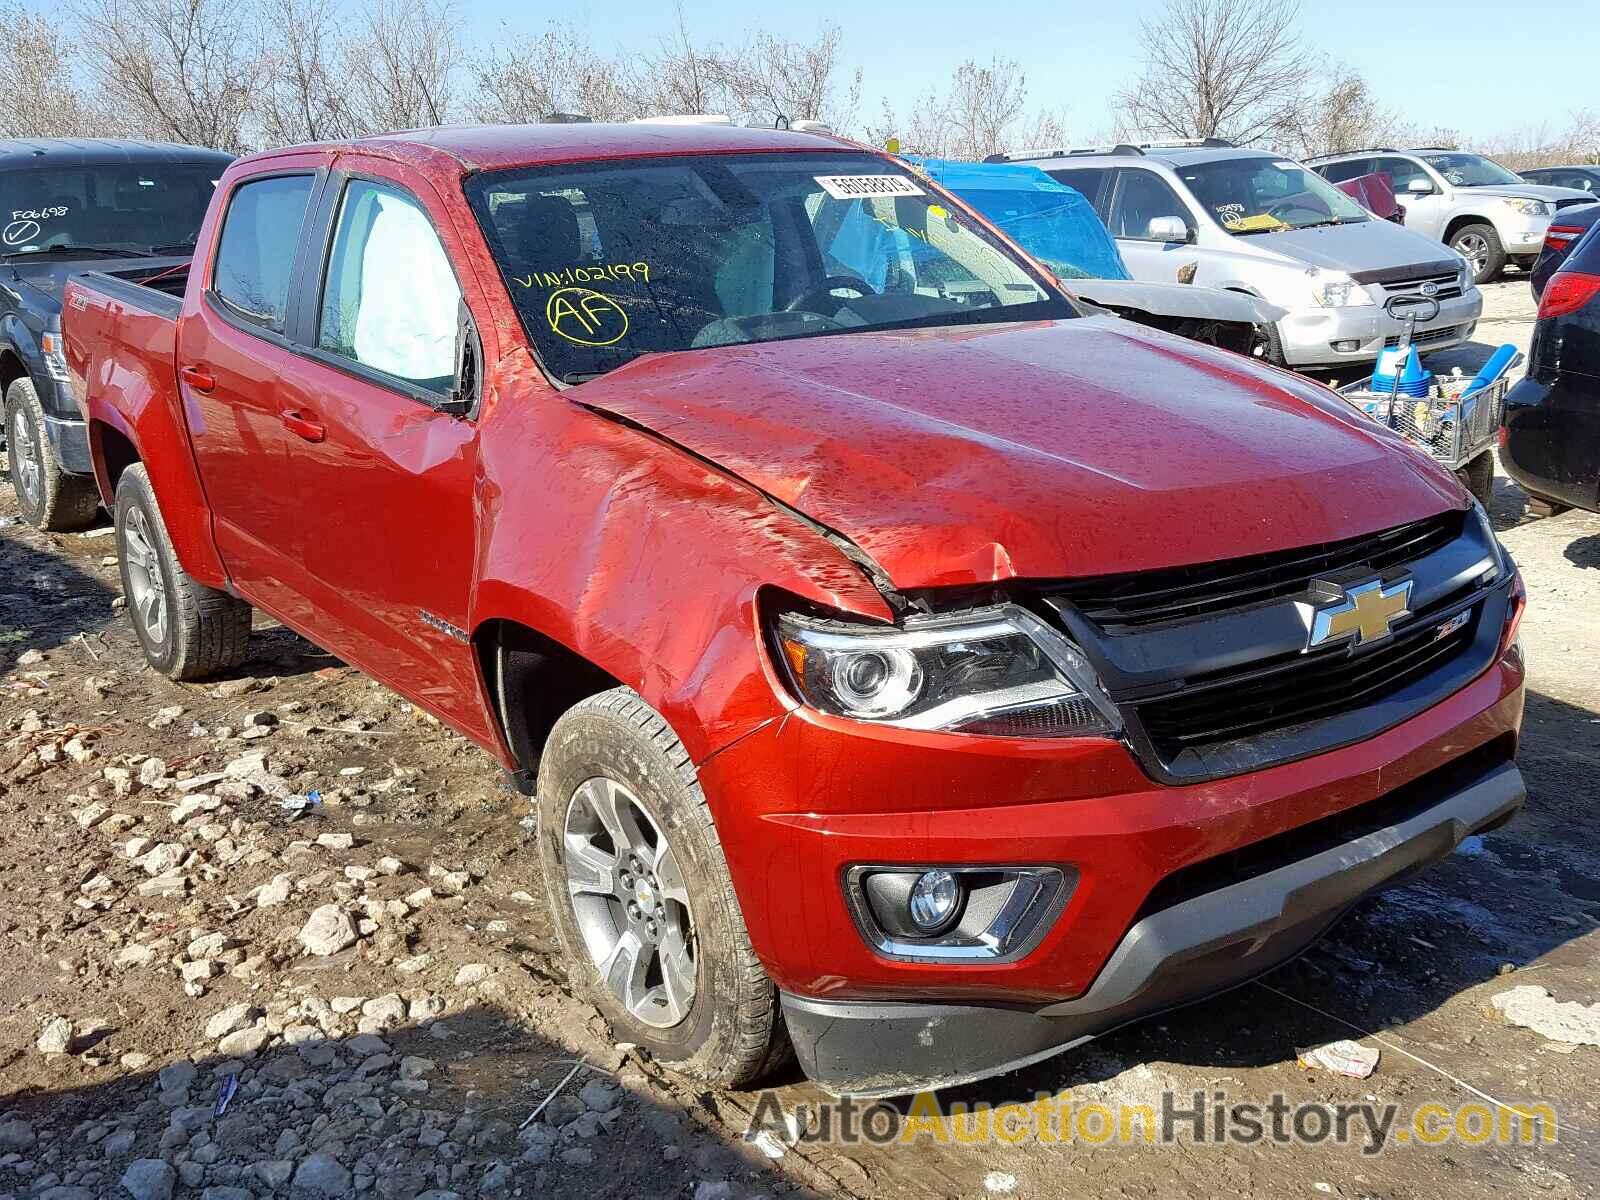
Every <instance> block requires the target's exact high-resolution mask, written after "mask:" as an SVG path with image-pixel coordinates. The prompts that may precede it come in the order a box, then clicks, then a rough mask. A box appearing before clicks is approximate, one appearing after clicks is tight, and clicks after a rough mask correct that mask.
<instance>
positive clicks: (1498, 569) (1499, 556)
mask: <svg viewBox="0 0 1600 1200" xmlns="http://www.w3.org/2000/svg"><path fill="white" fill-rule="evenodd" d="M1472 514H1473V516H1475V517H1476V518H1477V519H1478V528H1479V529H1481V530H1482V531H1483V538H1484V541H1486V542H1488V543H1489V553H1490V554H1491V555H1493V557H1494V577H1495V578H1496V579H1500V578H1502V577H1503V576H1504V575H1505V572H1506V551H1505V547H1504V546H1502V545H1501V544H1500V539H1499V538H1498V537H1496V536H1495V532H1494V522H1493V521H1492V520H1490V519H1489V510H1488V509H1486V508H1484V507H1483V505H1482V504H1481V503H1480V502H1479V501H1478V499H1477V497H1473V500H1472Z"/></svg>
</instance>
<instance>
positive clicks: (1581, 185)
mask: <svg viewBox="0 0 1600 1200" xmlns="http://www.w3.org/2000/svg"><path fill="white" fill-rule="evenodd" d="M1539 182H1540V183H1549V182H1551V181H1550V180H1549V179H1548V178H1545V179H1541V180H1540V181H1539ZM1556 182H1557V183H1559V184H1560V186H1562V187H1569V188H1577V189H1578V190H1579V191H1580V192H1592V191H1594V190H1595V181H1594V176H1592V175H1580V174H1578V173H1577V172H1576V171H1574V172H1573V173H1572V174H1570V175H1566V176H1564V177H1562V178H1561V179H1559V180H1557V181H1556Z"/></svg>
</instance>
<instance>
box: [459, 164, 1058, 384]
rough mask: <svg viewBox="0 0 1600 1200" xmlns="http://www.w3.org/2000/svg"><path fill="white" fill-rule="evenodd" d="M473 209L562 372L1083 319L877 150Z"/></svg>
mask: <svg viewBox="0 0 1600 1200" xmlns="http://www.w3.org/2000/svg"><path fill="white" fill-rule="evenodd" d="M467 192H468V198H469V199H470V201H471V203H472V206H473V209H474V211H475V212H476V213H477V216H478V220H479V222H480V223H481V225H482V227H483V230H484V234H485V236H486V237H487V238H488V241H489V244H490V247H491V249H492V250H493V252H494V256H495V259H496V261H497V262H498V264H499V266H500V271H501V274H502V276H503V278H504V279H505V282H506V286H507V288H509V289H510V292H511V297H512V299H513V301H514V302H515V303H516V307H517V312H518V314H519V316H520V317H521V319H522V324H523V327H524V329H525V330H526V332H527V335H528V338H529V340H530V342H531V343H532V345H533V347H534V350H535V351H536V352H537V353H538V355H539V357H540V359H541V360H542V361H543V363H544V366H545V368H546V369H547V370H548V371H549V372H550V373H551V374H552V375H553V376H555V377H556V378H558V379H561V380H564V381H566V382H569V383H576V382H581V381H583V380H584V379H589V378H593V377H594V376H595V375H598V374H602V373H604V372H606V371H608V370H611V369H612V368H614V367H617V366H620V365H622V364H623V363H625V362H627V361H629V360H630V359H633V358H636V357H638V356H639V355H641V354H648V353H653V352H660V351H671V350H688V349H696V348H704V347H712V346H727V345H737V344H740V343H747V342H764V341H775V340H778V339H782V338H792V337H806V336H813V335H820V334H828V333H847V332H855V331H861V330H874V329H894V328H916V327H918V326H933V325H959V324H972V323H978V322H985V321H996V320H1003V321H1010V320H1040V319H1059V318H1067V317H1073V316H1076V315H1077V313H1076V311H1075V310H1074V309H1073V308H1072V307H1071V305H1070V303H1069V302H1068V301H1067V300H1066V298H1065V297H1064V296H1063V295H1062V294H1061V293H1060V292H1059V291H1058V290H1056V289H1055V288H1054V287H1053V286H1051V285H1050V283H1049V282H1048V281H1047V280H1046V279H1044V278H1043V277H1042V276H1040V275H1039V274H1037V273H1036V272H1035V271H1034V270H1033V269H1031V268H1030V267H1029V266H1028V265H1027V264H1026V263H1024V262H1023V261H1022V260H1021V259H1019V258H1018V257H1017V256H1016V255H1015V254H1014V253H1013V252H1012V251H1011V250H1009V249H1008V248H1007V247H1006V246H1005V245H1003V244H1002V243H1001V242H999V241H997V240H996V239H995V238H993V237H992V236H991V235H989V234H988V233H987V232H986V231H984V230H983V229H982V228H981V227H979V226H978V225H977V224H975V223H974V222H973V221H971V220H970V219H969V218H968V217H967V216H966V214H965V213H960V212H956V211H952V210H951V209H950V208H949V207H948V205H947V204H946V203H944V202H943V201H942V199H941V198H940V197H938V196H936V195H934V194H933V193H931V192H930V191H929V190H928V189H927V188H926V187H925V185H924V183H923V182H922V181H921V180H919V179H917V178H916V177H915V176H913V175H911V174H910V173H908V172H906V171H905V170H904V169H903V168H897V166H896V164H894V163H890V162H887V161H885V160H882V159H879V158H876V157H872V156H869V155H864V154H761V155H703V156H695V157H681V158H660V159H651V158H642V159H626V160H615V161H606V162H600V163H590V164H583V165H577V166H563V167H557V168H528V169H518V170H513V171H499V172H494V173H490V174H484V175H478V176H475V177H473V178H472V179H470V180H469V181H468V183H467Z"/></svg>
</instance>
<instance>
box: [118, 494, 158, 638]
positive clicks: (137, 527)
mask: <svg viewBox="0 0 1600 1200" xmlns="http://www.w3.org/2000/svg"><path fill="white" fill-rule="evenodd" d="M122 553H123V556H124V558H125V560H126V562H127V564H128V607H129V608H131V609H132V610H133V616H134V619H135V620H136V621H138V622H139V624H140V625H141V626H142V627H143V629H144V631H145V635H146V636H147V637H148V638H149V639H150V641H151V643H152V644H153V645H157V646H161V645H165V644H166V640H167V583H166V578H165V577H164V576H163V575H162V574H161V561H160V559H158V558H157V557H156V550H155V540H154V539H153V538H152V537H151V536H150V525H149V523H148V522H147V521H146V520H145V516H144V513H143V512H141V511H140V510H139V509H138V508H136V507H135V508H130V509H128V514H127V517H126V518H125V520H124V522H123V528H122Z"/></svg>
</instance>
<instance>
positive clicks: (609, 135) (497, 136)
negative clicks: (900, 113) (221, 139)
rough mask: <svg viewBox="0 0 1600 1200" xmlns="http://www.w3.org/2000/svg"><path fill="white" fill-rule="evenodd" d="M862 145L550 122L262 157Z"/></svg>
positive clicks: (476, 159) (505, 157) (514, 161)
mask: <svg viewBox="0 0 1600 1200" xmlns="http://www.w3.org/2000/svg"><path fill="white" fill-rule="evenodd" d="M860 149H863V148H862V147H859V146H856V145H855V143H853V142H849V141H847V140H845V139H843V138H838V137H831V136H828V135H826V134H816V133H790V132H788V131H787V130H779V129H751V128H748V127H745V126H740V125H670V124H646V123H641V124H626V125H605V124H547V125H442V126H438V127H436V128H432V129H407V130H402V131H400V132H398V133H382V134H377V135H375V136H373V137H366V138H356V139H354V140H352V141H347V142H322V143H316V144H314V145H310V146H289V147H285V148H284V149H283V150H274V151H271V152H270V153H269V154H267V155H256V156H254V157H256V158H264V157H275V156H277V155H281V154H288V153H297V152H304V151H307V150H323V151H328V150H332V151H336V152H337V151H345V152H348V153H361V154H375V155H378V156H380V157H383V158H392V159H397V160H401V161H409V162H413V163H417V164H418V165H421V163H423V162H426V161H428V160H432V161H433V162H434V163H437V162H438V161H439V160H441V159H446V158H448V159H451V160H454V161H455V162H456V163H457V164H459V165H460V166H461V167H463V168H465V169H466V170H469V171H479V170H484V171H494V170H501V169H504V168H507V167H525V166H536V165H540V164H544V163H561V162H583V161H586V160H591V159H605V158H634V157H639V156H644V155H659V154H718V153H751V152H762V151H767V152H779V153H781V152H784V151H796V150H815V151H839V150H860Z"/></svg>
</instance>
